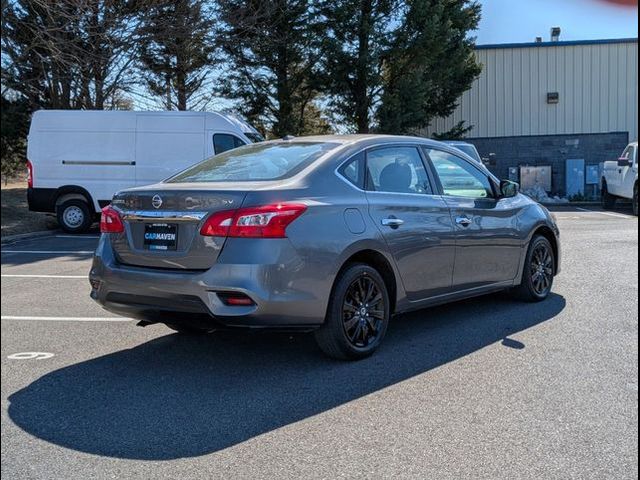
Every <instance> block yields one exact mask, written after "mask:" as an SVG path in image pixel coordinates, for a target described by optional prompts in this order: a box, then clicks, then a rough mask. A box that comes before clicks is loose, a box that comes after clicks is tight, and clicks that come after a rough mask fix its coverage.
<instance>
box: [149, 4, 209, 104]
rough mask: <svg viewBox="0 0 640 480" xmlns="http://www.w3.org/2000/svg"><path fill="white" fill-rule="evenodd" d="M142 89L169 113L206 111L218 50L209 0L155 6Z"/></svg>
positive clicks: (152, 9) (150, 24) (150, 8)
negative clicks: (204, 109)
mask: <svg viewBox="0 0 640 480" xmlns="http://www.w3.org/2000/svg"><path fill="white" fill-rule="evenodd" d="M142 15H143V16H142V24H141V26H140V28H139V35H140V46H141V53H140V68H141V73H142V83H143V84H144V85H146V87H147V88H148V89H149V91H150V92H151V93H152V94H153V95H157V96H159V97H160V98H162V99H163V101H162V103H163V106H164V108H165V109H167V110H174V109H177V110H187V108H190V109H197V108H200V107H202V106H204V105H205V104H206V103H207V101H208V100H209V98H208V96H207V95H208V93H209V91H208V90H207V88H206V83H205V81H206V80H207V78H208V76H209V75H210V73H211V70H212V66H213V65H214V64H215V62H214V56H213V54H214V51H215V46H214V43H213V40H212V38H211V34H212V30H213V26H214V20H213V18H212V15H211V12H210V11H208V8H207V3H206V2H204V1H203V0H176V1H173V2H165V1H160V0H159V1H153V2H151V4H150V6H149V8H148V9H147V10H146V11H145V12H144V13H143V14H142Z"/></svg>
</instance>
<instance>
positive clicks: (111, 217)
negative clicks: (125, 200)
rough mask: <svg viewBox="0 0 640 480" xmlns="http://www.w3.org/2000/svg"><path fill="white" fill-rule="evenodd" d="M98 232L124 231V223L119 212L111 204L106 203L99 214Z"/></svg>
mask: <svg viewBox="0 0 640 480" xmlns="http://www.w3.org/2000/svg"><path fill="white" fill-rule="evenodd" d="M100 232H101V233H122V232H124V224H123V223H122V219H121V218H120V214H119V213H118V211H117V210H116V209H115V208H113V207H112V206H111V205H107V206H106V207H104V208H103V209H102V215H101V216H100Z"/></svg>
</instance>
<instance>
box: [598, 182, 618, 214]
mask: <svg viewBox="0 0 640 480" xmlns="http://www.w3.org/2000/svg"><path fill="white" fill-rule="evenodd" d="M616 200H617V198H616V197H615V196H614V195H611V194H610V193H609V188H608V187H607V182H604V183H603V184H602V207H603V208H605V209H607V210H611V209H612V208H613V207H615V206H616Z"/></svg>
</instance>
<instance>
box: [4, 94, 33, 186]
mask: <svg viewBox="0 0 640 480" xmlns="http://www.w3.org/2000/svg"><path fill="white" fill-rule="evenodd" d="M1 107H2V108H1V109H0V114H1V117H2V118H1V119H0V121H1V123H0V157H1V158H2V162H1V163H0V167H1V171H2V175H3V176H4V177H5V178H6V177H11V176H14V175H15V174H16V173H17V172H18V171H20V169H21V168H22V169H24V168H26V165H25V162H26V159H25V149H26V138H27V131H28V129H29V117H30V115H29V103H28V100H27V99H25V98H24V97H22V98H14V99H10V98H9V96H8V95H5V93H4V92H3V95H2V105H1Z"/></svg>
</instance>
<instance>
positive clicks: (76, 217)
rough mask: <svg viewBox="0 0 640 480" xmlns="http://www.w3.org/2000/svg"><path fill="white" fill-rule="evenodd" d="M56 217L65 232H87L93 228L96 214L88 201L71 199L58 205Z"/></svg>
mask: <svg viewBox="0 0 640 480" xmlns="http://www.w3.org/2000/svg"><path fill="white" fill-rule="evenodd" d="M56 217H57V218H58V223H59V224H60V227H61V228H62V230H64V231H65V232H67V233H85V232H87V231H88V230H89V228H91V224H92V223H93V220H94V217H95V215H94V213H93V212H92V211H91V208H90V207H89V204H88V203H87V202H83V201H82V200H78V199H71V200H67V201H65V202H62V203H61V204H60V205H58V206H57V207H56Z"/></svg>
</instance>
